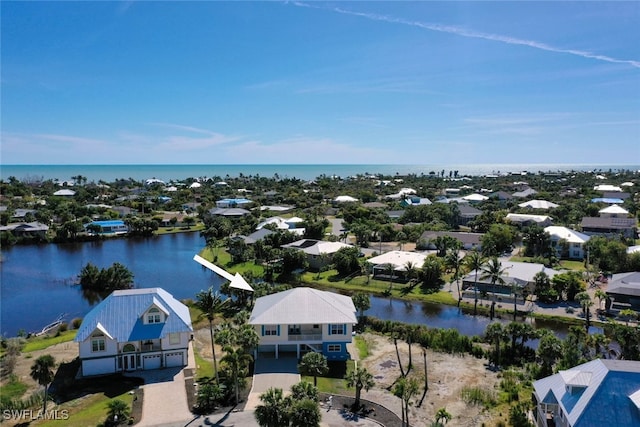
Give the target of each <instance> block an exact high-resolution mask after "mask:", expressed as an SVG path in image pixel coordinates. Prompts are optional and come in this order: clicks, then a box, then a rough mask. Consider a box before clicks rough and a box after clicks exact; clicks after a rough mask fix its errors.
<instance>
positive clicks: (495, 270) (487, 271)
mask: <svg viewBox="0 0 640 427" xmlns="http://www.w3.org/2000/svg"><path fill="white" fill-rule="evenodd" d="M506 270H507V269H506V268H502V263H501V262H500V260H499V259H498V257H493V258H491V259H490V260H489V262H488V263H487V264H486V266H485V267H484V268H482V276H481V277H480V279H482V280H485V279H489V280H491V291H492V293H493V301H491V311H490V312H489V319H491V320H493V317H494V315H495V313H496V290H495V285H496V283H498V284H500V285H504V284H505V281H504V279H503V278H502V277H503V276H504V275H505V271H506Z"/></svg>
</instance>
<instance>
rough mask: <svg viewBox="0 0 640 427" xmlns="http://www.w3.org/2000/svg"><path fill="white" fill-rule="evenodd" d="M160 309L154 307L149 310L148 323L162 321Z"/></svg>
mask: <svg viewBox="0 0 640 427" xmlns="http://www.w3.org/2000/svg"><path fill="white" fill-rule="evenodd" d="M161 320H162V319H161V318H160V310H158V309H157V308H155V307H153V308H151V309H150V310H149V311H148V312H147V323H160V322H161Z"/></svg>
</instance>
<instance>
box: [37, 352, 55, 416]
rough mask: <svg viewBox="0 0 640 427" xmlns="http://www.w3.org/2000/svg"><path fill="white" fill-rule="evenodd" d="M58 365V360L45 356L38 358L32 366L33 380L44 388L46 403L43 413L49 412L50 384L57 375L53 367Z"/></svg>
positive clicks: (43, 406)
mask: <svg viewBox="0 0 640 427" xmlns="http://www.w3.org/2000/svg"><path fill="white" fill-rule="evenodd" d="M55 365H56V359H54V357H53V356H51V355H50V354H44V355H42V356H40V357H38V358H37V359H36V360H35V362H33V365H31V378H33V379H34V380H35V381H36V382H37V383H38V384H40V385H41V386H44V402H43V405H42V412H43V413H44V411H46V410H47V397H48V393H49V384H51V381H53V377H54V375H55V373H54V372H53V367H54V366H55Z"/></svg>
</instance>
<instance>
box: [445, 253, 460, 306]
mask: <svg viewBox="0 0 640 427" xmlns="http://www.w3.org/2000/svg"><path fill="white" fill-rule="evenodd" d="M462 260H463V258H462V257H461V256H460V251H459V250H458V249H449V251H448V252H447V254H446V255H445V258H444V264H445V266H446V267H447V269H449V270H451V271H453V274H452V275H451V280H455V281H456V286H457V288H458V307H460V302H461V301H462V294H461V293H460V277H461V276H462V269H463V267H464V263H463V261H462Z"/></svg>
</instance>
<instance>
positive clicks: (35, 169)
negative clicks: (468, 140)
mask: <svg viewBox="0 0 640 427" xmlns="http://www.w3.org/2000/svg"><path fill="white" fill-rule="evenodd" d="M442 170H444V171H445V174H446V175H448V174H449V171H458V173H459V174H460V175H470V176H481V175H489V174H501V173H517V172H523V171H528V172H530V173H537V172H558V171H572V170H574V171H608V170H614V171H616V170H633V171H639V170H640V165H633V164H632V165H610V164H595V163H594V164H457V165H456V164H451V165H442V164H441V165H436V164H432V165H429V164H426V165H383V164H373V165H367V164H334V165H306V164H305V165H302V164H299V165H281V164H272V165H265V164H247V165H134V164H128V165H1V166H0V178H1V179H3V180H7V179H8V178H9V177H15V178H17V179H19V180H30V179H54V180H56V179H57V180H59V181H68V180H71V177H73V176H77V175H82V176H84V177H86V178H87V182H98V181H100V180H103V181H105V182H112V181H115V180H117V179H126V178H133V179H135V180H137V181H143V180H146V179H149V178H156V179H161V180H163V181H165V182H168V181H171V180H183V179H187V178H214V179H216V178H219V179H222V180H224V179H225V178H229V177H231V178H236V177H239V176H241V175H244V176H262V177H267V178H272V177H274V176H279V177H280V178H298V179H302V180H312V179H315V178H318V177H320V176H323V175H324V176H338V177H342V178H346V177H349V176H355V175H365V174H382V175H385V176H394V175H408V174H415V175H421V174H424V175H428V174H429V172H437V173H440V172H441V171H442Z"/></svg>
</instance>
